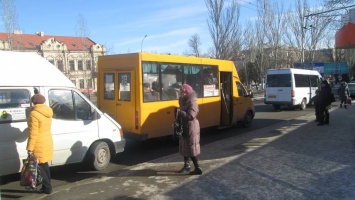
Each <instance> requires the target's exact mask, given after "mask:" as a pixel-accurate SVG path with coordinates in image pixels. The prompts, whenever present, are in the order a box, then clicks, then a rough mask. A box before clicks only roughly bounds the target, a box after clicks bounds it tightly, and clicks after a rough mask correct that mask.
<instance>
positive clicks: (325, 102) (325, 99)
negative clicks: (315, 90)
mask: <svg viewBox="0 0 355 200" xmlns="http://www.w3.org/2000/svg"><path fill="white" fill-rule="evenodd" d="M330 93H331V88H330V85H329V83H328V81H327V80H324V81H322V87H321V90H320V92H319V109H320V110H319V116H318V120H319V121H318V124H317V126H323V125H324V124H329V109H330V104H331V99H330Z"/></svg>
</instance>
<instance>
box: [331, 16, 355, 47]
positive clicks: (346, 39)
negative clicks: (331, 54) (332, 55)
mask: <svg viewBox="0 0 355 200" xmlns="http://www.w3.org/2000/svg"><path fill="white" fill-rule="evenodd" d="M335 48H336V49H352V48H355V24H354V23H350V22H349V23H348V24H347V25H345V26H343V28H341V29H340V30H339V31H338V32H337V33H336V34H335Z"/></svg>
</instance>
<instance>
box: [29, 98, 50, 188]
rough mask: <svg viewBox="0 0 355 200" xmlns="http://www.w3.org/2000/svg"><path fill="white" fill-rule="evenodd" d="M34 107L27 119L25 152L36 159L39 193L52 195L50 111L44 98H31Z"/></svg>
mask: <svg viewBox="0 0 355 200" xmlns="http://www.w3.org/2000/svg"><path fill="white" fill-rule="evenodd" d="M31 101H32V103H33V104H34V106H33V107H32V109H31V112H30V116H29V118H28V142H27V152H28V154H33V155H34V156H35V158H37V159H38V163H39V166H40V172H41V175H42V177H43V181H42V188H41V189H40V192H41V193H46V194H50V193H52V185H51V174H50V171H49V165H48V162H49V161H51V160H52V159H53V139H52V133H51V125H52V116H53V111H52V109H51V108H50V107H49V106H47V105H45V104H44V102H45V101H46V99H45V97H44V96H42V95H41V94H35V95H33V96H32V98H31Z"/></svg>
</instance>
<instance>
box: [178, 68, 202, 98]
mask: <svg viewBox="0 0 355 200" xmlns="http://www.w3.org/2000/svg"><path fill="white" fill-rule="evenodd" d="M201 69H202V67H201V66H198V65H184V80H183V83H186V84H189V85H190V86H191V87H192V88H193V89H194V90H195V92H196V94H197V97H202V96H203V91H202V77H201V76H202V74H201V72H202V70H201Z"/></svg>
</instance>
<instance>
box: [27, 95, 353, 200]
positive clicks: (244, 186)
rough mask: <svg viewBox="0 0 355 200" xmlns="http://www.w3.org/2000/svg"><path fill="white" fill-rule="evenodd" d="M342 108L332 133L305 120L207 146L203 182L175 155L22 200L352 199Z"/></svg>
mask: <svg viewBox="0 0 355 200" xmlns="http://www.w3.org/2000/svg"><path fill="white" fill-rule="evenodd" d="M338 104H339V102H336V103H333V106H332V109H331V112H330V124H329V125H325V126H316V124H317V123H316V122H314V120H315V116H314V115H305V116H302V117H300V118H296V119H292V120H287V121H283V122H281V123H278V124H276V125H272V126H269V127H266V128H263V129H259V130H257V131H253V132H249V133H246V134H241V135H238V134H236V136H235V137H232V138H228V139H224V140H221V141H216V142H214V143H210V144H208V145H205V146H202V147H201V152H202V154H201V155H200V156H199V158H200V161H201V163H200V164H201V167H202V168H203V174H202V175H195V176H191V175H181V174H178V173H177V171H178V170H179V169H180V168H181V167H182V163H183V161H182V160H183V158H182V157H181V156H180V155H179V154H178V153H176V154H173V155H170V156H167V157H163V158H159V159H156V160H153V161H150V162H146V163H141V164H139V165H136V166H134V167H129V168H126V169H124V170H120V171H115V172H112V173H110V174H105V175H104V176H98V177H95V178H92V179H86V180H82V181H78V182H74V183H70V184H67V185H65V186H60V187H57V188H54V190H53V193H52V194H50V195H43V194H33V195H30V196H27V197H25V198H22V199H354V198H355V190H354V187H355V178H354V177H355V132H354V129H355V123H354V122H355V107H354V105H352V106H349V108H348V109H341V108H338ZM295 112H296V111H295ZM299 112H301V111H299ZM256 114H257V113H256ZM231 131H237V129H232V130H231ZM202 137H203V135H202ZM202 140H203V138H202ZM176 148H177V151H178V147H176Z"/></svg>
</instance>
